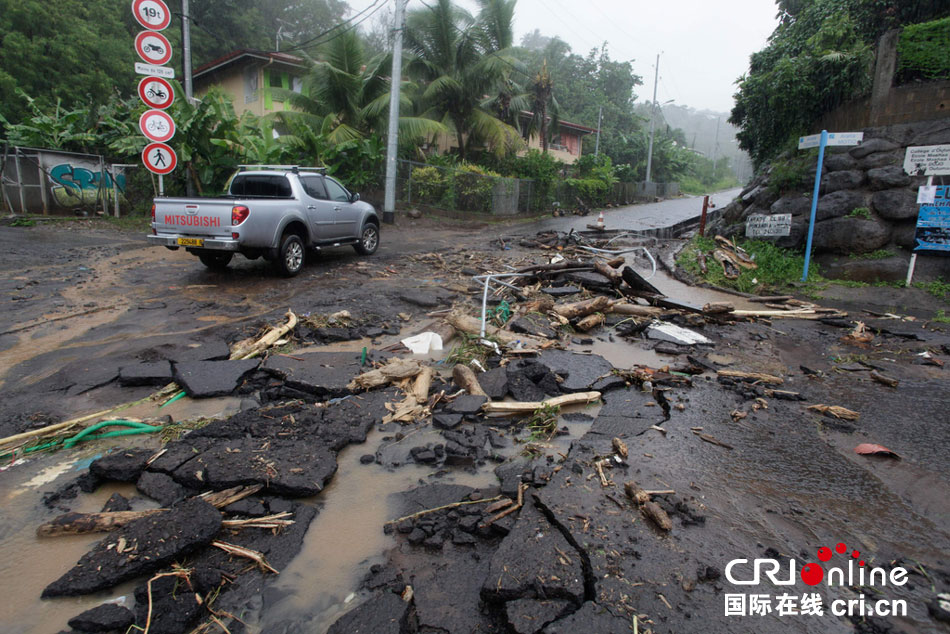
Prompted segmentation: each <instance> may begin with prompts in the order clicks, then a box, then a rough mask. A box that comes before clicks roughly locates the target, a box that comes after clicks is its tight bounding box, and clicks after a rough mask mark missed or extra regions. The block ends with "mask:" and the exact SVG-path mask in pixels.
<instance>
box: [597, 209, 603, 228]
mask: <svg viewBox="0 0 950 634" xmlns="http://www.w3.org/2000/svg"><path fill="white" fill-rule="evenodd" d="M597 228H598V229H603V228H604V212H603V210H601V212H600V215H599V216H597Z"/></svg>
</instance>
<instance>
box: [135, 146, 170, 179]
mask: <svg viewBox="0 0 950 634" xmlns="http://www.w3.org/2000/svg"><path fill="white" fill-rule="evenodd" d="M142 162H143V163H145V167H147V168H148V171H150V172H153V173H155V174H159V175H163V174H168V173H169V172H171V171H172V170H173V169H175V166H176V165H177V164H178V155H176V154H175V150H173V149H171V148H170V147H168V146H167V145H165V144H164V143H149V144H148V145H146V146H145V149H144V150H142Z"/></svg>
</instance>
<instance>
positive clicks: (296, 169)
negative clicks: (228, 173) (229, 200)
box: [238, 165, 327, 174]
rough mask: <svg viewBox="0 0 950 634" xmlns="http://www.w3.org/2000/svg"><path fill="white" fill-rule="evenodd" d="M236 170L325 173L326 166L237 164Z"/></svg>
mask: <svg viewBox="0 0 950 634" xmlns="http://www.w3.org/2000/svg"><path fill="white" fill-rule="evenodd" d="M238 170H239V171H241V172H243V171H246V170H290V171H291V172H293V173H294V174H297V173H299V172H317V173H319V174H325V173H326V171H327V168H325V167H301V166H300V165H238Z"/></svg>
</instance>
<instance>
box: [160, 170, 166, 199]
mask: <svg viewBox="0 0 950 634" xmlns="http://www.w3.org/2000/svg"><path fill="white" fill-rule="evenodd" d="M164 195H165V177H164V176H163V175H161V174H159V175H158V197H159V198H161V197H162V196H164Z"/></svg>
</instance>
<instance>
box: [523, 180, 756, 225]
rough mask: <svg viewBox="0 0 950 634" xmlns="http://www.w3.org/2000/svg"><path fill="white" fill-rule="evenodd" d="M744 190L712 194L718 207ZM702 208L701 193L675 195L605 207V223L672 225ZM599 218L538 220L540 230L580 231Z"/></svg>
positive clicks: (695, 214) (594, 214) (579, 217)
mask: <svg viewBox="0 0 950 634" xmlns="http://www.w3.org/2000/svg"><path fill="white" fill-rule="evenodd" d="M740 191H742V190H741V189H740V188H736V189H728V190H726V191H723V192H719V193H717V194H713V195H712V196H710V199H711V200H712V201H713V202H714V203H716V206H717V207H723V206H725V205H727V204H729V202H731V201H732V199H733V198H735V197H736V196H738V195H739V192H740ZM702 210H703V198H702V196H688V197H685V198H674V199H672V200H664V201H663V202H659V203H650V204H647V205H628V206H626V207H619V208H617V209H606V210H605V211H604V224H605V225H606V227H607V228H608V229H637V230H642V229H655V228H657V227H669V226H670V225H675V224H676V223H678V222H680V221H683V220H686V219H688V218H692V217H694V216H698V215H699V214H700V213H701V212H702ZM593 222H597V214H596V213H592V214H590V215H587V216H567V217H564V218H551V219H549V220H545V221H543V222H541V223H539V225H538V226H539V231H541V230H546V229H554V230H557V231H570V230H571V229H574V230H576V231H580V230H582V229H586V228H587V225H588V224H591V223H593Z"/></svg>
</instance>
